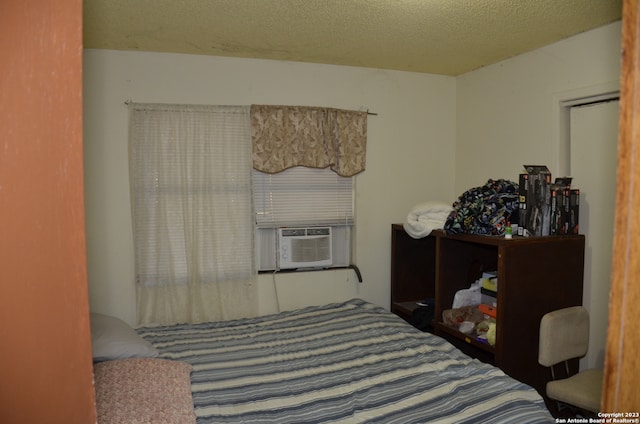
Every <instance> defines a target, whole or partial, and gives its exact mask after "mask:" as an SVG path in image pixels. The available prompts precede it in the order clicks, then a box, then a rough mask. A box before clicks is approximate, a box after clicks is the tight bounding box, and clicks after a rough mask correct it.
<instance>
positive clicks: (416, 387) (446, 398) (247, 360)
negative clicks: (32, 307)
mask: <svg viewBox="0 0 640 424" xmlns="http://www.w3.org/2000/svg"><path fill="white" fill-rule="evenodd" d="M137 331H138V332H139V334H140V335H141V336H142V337H143V338H145V339H146V340H148V341H150V342H151V343H152V344H153V345H154V346H155V347H156V348H157V349H158V350H159V351H160V352H161V355H160V356H161V357H163V358H167V359H173V360H179V361H185V362H188V363H190V364H192V365H193V372H192V374H191V387H192V392H193V402H194V406H195V411H196V416H197V422H198V423H259V424H265V423H383V424H392V423H398V424H409V423H427V422H429V423H473V424H476V423H510V424H511V423H549V422H553V419H552V417H551V415H550V414H549V413H548V412H547V410H546V408H545V406H544V402H543V400H542V398H541V397H540V396H539V395H538V394H537V393H536V391H535V390H533V389H531V388H530V387H528V386H526V385H524V384H522V383H520V382H518V381H516V380H514V379H512V378H510V377H508V376H506V375H505V374H504V373H503V372H502V371H501V370H499V369H497V368H495V367H492V366H490V365H487V364H483V363H481V362H479V361H476V360H472V359H470V358H469V357H467V356H466V355H464V354H462V353H461V352H460V351H458V350H457V349H456V348H454V347H453V346H452V345H450V344H449V343H448V342H446V341H445V340H444V339H441V338H439V337H435V336H433V335H430V334H428V333H422V332H420V331H418V330H415V329H414V328H412V327H411V326H409V325H407V324H406V323H405V322H404V321H402V320H401V319H400V318H398V317H396V316H395V315H393V314H391V313H389V312H387V311H386V310H384V309H383V308H381V307H378V306H376V305H373V304H370V303H367V302H364V301H362V300H358V299H354V300H351V301H348V302H345V303H339V304H330V305H325V306H318V307H309V308H305V309H300V310H296V311H291V312H283V313H280V314H276V315H269V316H264V317H258V318H250V319H242V320H235V321H227V322H214V323H205V324H197V325H176V326H166V327H144V328H139V329H138V330H137Z"/></svg>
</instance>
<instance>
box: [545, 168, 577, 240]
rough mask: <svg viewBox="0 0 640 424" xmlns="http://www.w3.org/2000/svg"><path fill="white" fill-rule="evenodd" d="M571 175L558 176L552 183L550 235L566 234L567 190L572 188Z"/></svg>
mask: <svg viewBox="0 0 640 424" xmlns="http://www.w3.org/2000/svg"><path fill="white" fill-rule="evenodd" d="M571 180H572V178H571V177H560V178H556V179H555V181H554V182H553V184H552V185H551V227H550V235H552V236H553V235H560V234H566V233H567V229H566V228H565V219H566V216H567V215H566V212H565V202H568V201H569V200H568V199H567V200H566V201H565V194H564V192H565V190H567V189H570V188H571Z"/></svg>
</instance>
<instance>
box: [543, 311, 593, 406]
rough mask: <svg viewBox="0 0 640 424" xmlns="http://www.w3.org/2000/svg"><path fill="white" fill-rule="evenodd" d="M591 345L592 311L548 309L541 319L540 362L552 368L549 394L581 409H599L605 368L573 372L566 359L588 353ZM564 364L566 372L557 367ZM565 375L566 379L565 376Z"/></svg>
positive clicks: (548, 388)
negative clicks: (561, 371) (571, 372)
mask: <svg viewBox="0 0 640 424" xmlns="http://www.w3.org/2000/svg"><path fill="white" fill-rule="evenodd" d="M588 346H589V313H588V312H587V310H586V309H585V308H583V307H582V306H573V307H570V308H565V309H559V310H557V311H553V312H549V313H548V314H546V315H544V316H543V317H542V320H541V321H540V348H539V351H538V362H539V363H540V365H543V366H545V367H549V368H550V369H551V376H552V379H553V381H549V382H548V383H547V396H548V397H550V398H551V399H554V400H556V401H559V402H562V403H564V404H568V405H572V406H574V407H577V408H579V409H582V410H586V411H591V412H598V411H600V398H601V396H602V377H603V373H602V370H596V369H590V370H585V371H581V372H579V373H577V374H574V375H570V373H569V367H568V363H567V361H568V360H569V359H573V358H580V357H583V356H584V355H586V353H587V349H588ZM561 362H564V363H565V366H564V368H565V370H564V374H563V375H562V376H561V377H558V376H556V371H557V370H555V366H556V365H557V364H560V363H561ZM565 377H566V378H565Z"/></svg>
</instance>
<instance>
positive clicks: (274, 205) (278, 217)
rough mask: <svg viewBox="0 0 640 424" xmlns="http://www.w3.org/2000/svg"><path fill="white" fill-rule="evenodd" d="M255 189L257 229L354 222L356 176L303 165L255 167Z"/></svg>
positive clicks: (348, 223)
mask: <svg viewBox="0 0 640 424" xmlns="http://www.w3.org/2000/svg"><path fill="white" fill-rule="evenodd" d="M253 188H254V209H255V214H256V225H257V227H258V228H276V227H283V226H289V227H291V226H311V225H352V224H353V177H341V176H339V175H338V174H336V173H335V172H333V171H331V170H330V169H328V168H325V169H317V168H306V167H301V166H298V167H294V168H289V169H287V170H285V171H282V172H279V173H277V174H267V173H263V172H260V171H256V170H253Z"/></svg>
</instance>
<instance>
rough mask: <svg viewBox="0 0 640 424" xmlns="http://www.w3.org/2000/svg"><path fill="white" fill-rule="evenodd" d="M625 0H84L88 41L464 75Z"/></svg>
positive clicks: (594, 20) (604, 15)
mask: <svg viewBox="0 0 640 424" xmlns="http://www.w3.org/2000/svg"><path fill="white" fill-rule="evenodd" d="M621 9H622V0H84V45H85V47H86V48H97V49H114V50H139V51H156V52H173V53H189V54H203V55H214V56H232V57H251V58H262V59H275V60H288V61H300V62H311V63H326V64H337V65H349V66H363V67H369V68H382V69H395V70H403V71H412V72H425V73H432V74H443V75H454V76H455V75H460V74H462V73H465V72H468V71H471V70H473V69H477V68H480V67H482V66H486V65H489V64H491V63H495V62H498V61H501V60H503V59H506V58H509V57H511V56H515V55H517V54H520V53H524V52H526V51H530V50H533V49H535V48H538V47H541V46H544V45H546V44H550V43H553V42H555V41H558V40H561V39H563V38H567V37H569V36H571V35H574V34H577V33H580V32H583V31H587V30H589V29H593V28H596V27H598V26H601V25H605V24H607V23H610V22H613V21H616V20H618V19H620V18H621Z"/></svg>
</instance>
